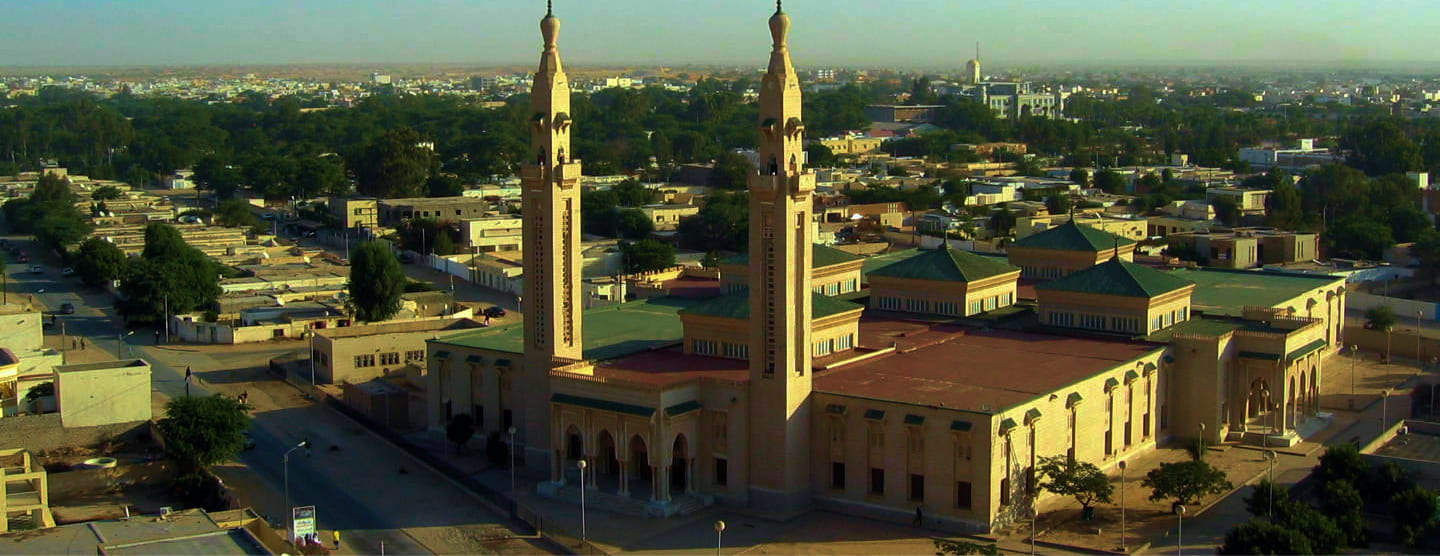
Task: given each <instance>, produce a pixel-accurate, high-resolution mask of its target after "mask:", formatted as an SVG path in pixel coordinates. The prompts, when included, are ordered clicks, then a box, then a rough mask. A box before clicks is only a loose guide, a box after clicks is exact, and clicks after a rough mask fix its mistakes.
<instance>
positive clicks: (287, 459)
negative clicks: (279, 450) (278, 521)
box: [281, 440, 310, 533]
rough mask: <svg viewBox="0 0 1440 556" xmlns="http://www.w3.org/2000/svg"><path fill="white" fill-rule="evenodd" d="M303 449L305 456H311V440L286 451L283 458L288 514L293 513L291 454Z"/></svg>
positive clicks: (301, 442) (286, 509) (303, 441)
mask: <svg viewBox="0 0 1440 556" xmlns="http://www.w3.org/2000/svg"><path fill="white" fill-rule="evenodd" d="M301 448H304V449H305V454H306V455H309V454H310V441H309V440H301V441H300V443H299V444H296V445H295V447H293V448H290V449H289V450H286V451H285V456H284V457H283V458H281V459H282V461H283V462H284V467H285V511H286V512H290V511H291V509H290V452H294V451H295V450H299V449H301ZM291 533H294V531H291Z"/></svg>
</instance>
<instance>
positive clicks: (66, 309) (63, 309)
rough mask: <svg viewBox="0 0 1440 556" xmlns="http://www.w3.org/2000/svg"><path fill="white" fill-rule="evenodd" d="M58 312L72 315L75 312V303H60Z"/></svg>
mask: <svg viewBox="0 0 1440 556" xmlns="http://www.w3.org/2000/svg"><path fill="white" fill-rule="evenodd" d="M60 313H61V314H65V315H73V314H75V304H74V303H65V304H62V305H60Z"/></svg>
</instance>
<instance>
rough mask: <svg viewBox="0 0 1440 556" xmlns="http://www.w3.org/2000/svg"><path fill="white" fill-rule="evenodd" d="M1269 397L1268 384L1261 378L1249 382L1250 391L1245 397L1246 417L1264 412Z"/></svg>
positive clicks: (1256, 415)
mask: <svg viewBox="0 0 1440 556" xmlns="http://www.w3.org/2000/svg"><path fill="white" fill-rule="evenodd" d="M1269 397H1270V385H1269V384H1267V383H1266V382H1265V379H1263V378H1257V379H1255V381H1254V382H1251V383H1250V393H1249V395H1248V396H1247V397H1246V399H1245V407H1246V408H1247V411H1246V412H1245V418H1246V419H1254V418H1256V417H1259V416H1261V415H1264V414H1265V410H1266V407H1265V405H1266V402H1268V401H1269Z"/></svg>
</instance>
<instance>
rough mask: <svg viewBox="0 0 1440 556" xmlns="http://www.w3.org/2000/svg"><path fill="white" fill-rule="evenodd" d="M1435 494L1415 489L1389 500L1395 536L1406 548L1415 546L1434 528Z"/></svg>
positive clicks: (1418, 488)
mask: <svg viewBox="0 0 1440 556" xmlns="http://www.w3.org/2000/svg"><path fill="white" fill-rule="evenodd" d="M1435 496H1436V494H1435V493H1434V492H1431V491H1429V490H1426V489H1423V488H1420V487H1415V488H1412V489H1410V490H1407V491H1405V492H1401V493H1399V494H1396V495H1395V496H1394V497H1392V498H1390V519H1391V520H1393V521H1394V522H1395V534H1396V535H1397V536H1399V537H1400V539H1401V540H1403V541H1404V542H1405V544H1406V545H1407V546H1412V547H1413V546H1416V545H1417V544H1418V543H1419V541H1420V539H1422V538H1425V534H1426V532H1427V531H1429V530H1430V529H1432V528H1434V527H1435V515H1436V501H1435Z"/></svg>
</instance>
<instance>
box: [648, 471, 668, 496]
mask: <svg viewBox="0 0 1440 556" xmlns="http://www.w3.org/2000/svg"><path fill="white" fill-rule="evenodd" d="M661 484H663V481H661V480H660V468H659V466H656V465H651V466H650V501H651V502H662V501H664V500H665V498H664V496H663V495H662V494H661V492H660V485H661Z"/></svg>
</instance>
